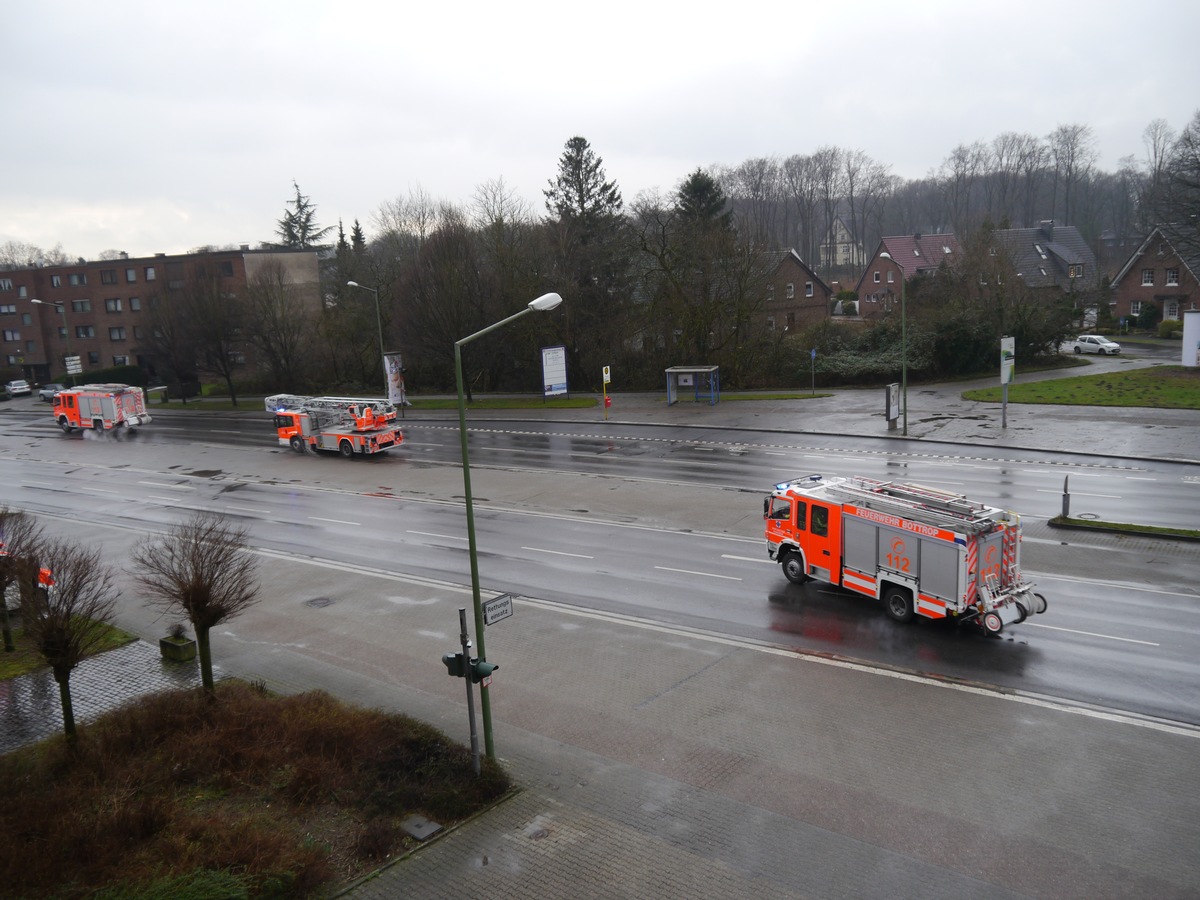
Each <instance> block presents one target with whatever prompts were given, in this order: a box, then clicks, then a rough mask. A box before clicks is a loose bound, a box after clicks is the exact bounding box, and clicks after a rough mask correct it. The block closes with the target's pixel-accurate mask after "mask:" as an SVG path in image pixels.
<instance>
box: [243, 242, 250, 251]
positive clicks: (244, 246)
mask: <svg viewBox="0 0 1200 900" xmlns="http://www.w3.org/2000/svg"><path fill="white" fill-rule="evenodd" d="M249 249H250V245H249V244H242V252H243V253H245V252H246V251H247V250H249Z"/></svg>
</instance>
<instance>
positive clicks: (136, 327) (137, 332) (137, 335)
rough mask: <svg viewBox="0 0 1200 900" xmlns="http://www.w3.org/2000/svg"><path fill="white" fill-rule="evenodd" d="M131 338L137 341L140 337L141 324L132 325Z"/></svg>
mask: <svg viewBox="0 0 1200 900" xmlns="http://www.w3.org/2000/svg"><path fill="white" fill-rule="evenodd" d="M133 338H134V340H137V341H140V340H141V339H142V326H141V325H134V326H133Z"/></svg>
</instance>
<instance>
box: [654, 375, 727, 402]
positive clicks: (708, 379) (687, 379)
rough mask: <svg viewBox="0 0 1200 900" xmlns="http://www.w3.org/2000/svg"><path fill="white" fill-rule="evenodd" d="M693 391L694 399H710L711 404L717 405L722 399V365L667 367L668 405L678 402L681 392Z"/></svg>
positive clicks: (696, 400) (698, 400) (697, 400)
mask: <svg viewBox="0 0 1200 900" xmlns="http://www.w3.org/2000/svg"><path fill="white" fill-rule="evenodd" d="M681 391H682V392H683V393H684V395H685V396H684V398H683V399H686V394H687V393H689V392H690V393H691V395H692V400H694V401H695V402H697V403H699V402H700V400H701V399H702V398H703V399H706V400H708V405H709V406H716V404H717V403H718V402H719V401H720V399H721V367H720V366H671V368H669V369H667V406H670V405H671V404H673V403H678V402H679V400H680V392H681Z"/></svg>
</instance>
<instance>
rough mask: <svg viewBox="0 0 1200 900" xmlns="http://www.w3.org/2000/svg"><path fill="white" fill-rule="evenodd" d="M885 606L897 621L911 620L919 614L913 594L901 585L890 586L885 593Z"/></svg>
mask: <svg viewBox="0 0 1200 900" xmlns="http://www.w3.org/2000/svg"><path fill="white" fill-rule="evenodd" d="M883 608H884V609H885V610H887V614H888V615H889V616H891V617H892V618H893V619H895V620H896V621H897V622H911V621H912V620H913V619H915V618H916V616H917V611H916V609H914V608H913V600H912V594H911V593H909V592H908V591H906V590H905V589H904V588H901V587H889V588H888V589H887V591H886V593H884V595H883Z"/></svg>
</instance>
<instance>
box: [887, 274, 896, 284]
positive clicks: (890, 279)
mask: <svg viewBox="0 0 1200 900" xmlns="http://www.w3.org/2000/svg"><path fill="white" fill-rule="evenodd" d="M895 281H896V273H895V272H888V284H894V283H895Z"/></svg>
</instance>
